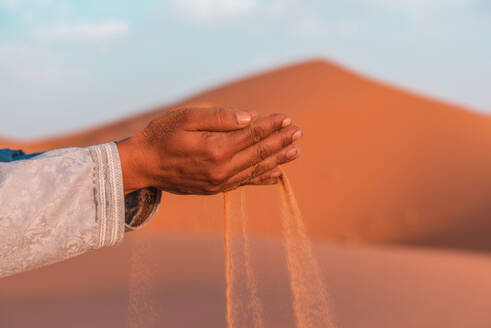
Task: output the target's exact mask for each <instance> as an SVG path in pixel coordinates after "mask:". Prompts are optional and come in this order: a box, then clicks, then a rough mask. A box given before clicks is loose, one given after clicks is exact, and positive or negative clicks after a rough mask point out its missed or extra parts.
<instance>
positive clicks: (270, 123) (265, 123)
mask: <svg viewBox="0 0 491 328" xmlns="http://www.w3.org/2000/svg"><path fill="white" fill-rule="evenodd" d="M291 123H292V120H291V118H289V117H288V116H287V115H285V114H271V115H269V116H266V117H262V118H259V119H257V120H255V121H253V122H252V123H251V124H249V125H248V126H247V127H246V128H244V129H241V130H237V131H233V132H230V133H229V134H228V136H227V140H228V141H227V142H228V143H229V144H231V145H234V149H235V152H239V151H241V150H243V149H245V148H247V147H249V146H251V145H253V144H255V143H258V142H259V141H261V140H263V139H265V138H266V137H269V136H270V135H271V134H272V133H273V132H275V131H278V130H280V129H281V128H285V127H287V126H289V125H291Z"/></svg>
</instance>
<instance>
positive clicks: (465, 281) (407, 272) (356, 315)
mask: <svg viewBox="0 0 491 328" xmlns="http://www.w3.org/2000/svg"><path fill="white" fill-rule="evenodd" d="M196 102H207V103H215V104H221V105H224V106H229V107H236V108H246V109H254V110H257V111H259V112H261V113H269V112H285V113H288V114H290V115H291V116H292V118H293V119H294V121H295V123H296V124H298V125H299V126H301V127H302V128H303V130H304V132H305V137H304V138H303V140H301V143H300V145H301V148H302V155H301V159H299V160H298V161H296V162H295V163H293V164H291V165H287V166H286V171H287V172H288V176H289V178H290V180H291V182H292V184H293V187H294V189H295V192H296V194H297V198H298V200H299V204H300V207H301V209H302V211H303V215H304V218H305V221H306V222H305V223H306V226H307V229H308V232H309V235H310V236H311V237H312V239H313V243H314V250H315V253H316V255H317V258H318V260H319V263H320V266H321V269H322V273H323V275H324V278H325V282H326V287H327V290H328V292H329V296H330V297H329V302H330V304H331V307H332V312H333V313H334V315H335V318H336V322H337V323H338V326H339V327H402V328H403V327H489V326H490V325H491V313H490V312H489V309H488V308H489V306H488V304H489V303H490V301H491V258H490V257H489V250H491V238H490V236H491V202H490V199H491V183H489V181H491V151H490V149H491V117H489V116H486V115H483V114H479V113H477V112H475V111H473V110H472V109H468V108H462V107H459V106H455V105H452V104H448V103H445V102H442V101H438V100H434V99H430V98H428V97H424V96H421V95H417V94H414V93H411V92H408V91H405V90H401V89H399V88H396V87H393V86H390V85H387V84H385V83H381V82H378V81H375V80H373V79H370V78H367V77H364V76H361V75H359V74H356V73H354V72H352V71H349V70H347V69H345V68H343V67H340V66H338V65H335V64H333V63H331V62H329V61H325V60H313V61H308V62H302V63H298V64H295V65H291V66H287V67H282V68H279V69H274V70H271V71H268V72H264V73H261V74H258V75H254V76H250V77H247V78H244V79H241V80H238V81H235V82H231V83H228V84H225V85H223V86H220V87H218V88H214V89H210V90H208V91H205V92H202V93H200V94H198V95H196V96H194V97H191V98H188V99H183V100H182V101H180V102H176V103H173V104H169V105H165V106H162V107H156V108H155V109H152V110H148V111H143V112H142V114H138V115H135V116H133V117H129V118H126V119H122V120H120V121H118V122H115V123H107V124H101V125H100V126H98V127H95V128H92V129H87V130H85V131H82V132H77V133H72V134H69V135H63V136H51V137H48V138H44V139H39V140H33V141H22V140H20V141H19V140H7V139H3V137H2V139H0V147H4V146H11V147H16V148H22V149H24V150H26V151H43V150H49V149H53V148H60V147H73V146H87V145H91V144H97V143H103V142H108V141H113V140H118V139H122V138H124V137H126V136H128V135H132V134H134V133H136V132H137V131H138V130H139V129H141V128H143V127H144V126H145V125H146V124H147V123H148V122H149V121H150V120H151V118H152V117H155V116H157V115H158V114H159V113H161V112H163V111H165V110H168V109H169V108H171V107H173V106H181V105H184V104H188V103H196ZM6 137H7V138H8V136H6ZM246 190H247V204H248V213H249V219H250V231H251V235H252V238H253V241H252V243H253V248H254V249H253V255H254V261H255V263H256V267H257V270H258V274H259V279H260V281H259V290H260V295H261V296H262V297H263V298H264V300H265V319H266V323H267V324H268V325H267V326H268V327H293V326H294V320H293V314H292V311H291V304H290V303H289V300H290V296H291V295H290V294H289V289H288V284H287V275H286V271H285V263H284V261H285V260H284V253H283V249H282V243H281V225H280V222H279V219H280V218H279V208H278V199H277V198H278V193H277V189H276V187H275V186H273V187H246ZM223 229H224V225H223V204H222V199H221V197H220V196H213V197H197V196H176V195H171V194H167V193H166V194H164V196H163V203H162V207H161V210H160V211H159V213H158V215H157V217H156V218H155V219H154V220H153V221H152V222H151V223H150V224H149V225H148V226H147V227H146V228H145V229H143V230H142V231H138V232H132V233H131V234H127V236H126V238H125V241H124V243H123V245H122V246H120V247H117V248H114V249H107V250H101V251H97V252H94V253H91V254H86V255H83V256H81V257H79V258H76V259H73V260H70V261H67V262H66V263H61V264H56V265H53V266H51V267H47V268H42V269H39V270H35V271H33V272H28V273H25V274H21V275H18V276H14V277H9V278H5V279H2V280H1V281H0V326H1V327H26V326H32V325H33V323H36V326H37V327H58V326H65V327H82V326H83V327H85V326H94V327H98V326H105V327H124V326H126V325H127V322H128V320H132V318H128V310H127V309H128V284H129V280H130V276H131V274H130V273H131V272H133V271H132V270H134V268H132V266H131V264H130V259H131V254H132V250H134V249H135V248H138V247H143V249H145V252H144V254H145V256H144V258H142V261H141V262H142V263H143V264H145V266H143V268H144V269H145V270H147V269H148V280H147V282H148V284H149V286H151V287H152V288H148V290H149V292H148V295H147V296H148V297H146V299H147V302H148V304H147V310H145V311H142V313H143V314H144V313H147V314H148V313H152V315H151V316H150V315H149V316H148V317H149V318H150V319H148V320H149V322H148V324H147V325H146V326H149V327H151V326H156V327H162V326H165V327H224V326H225V319H224V318H225V299H224V289H225V286H224V273H223V271H224V269H223V267H224V259H223ZM142 302H143V301H142Z"/></svg>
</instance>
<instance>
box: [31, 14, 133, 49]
mask: <svg viewBox="0 0 491 328" xmlns="http://www.w3.org/2000/svg"><path fill="white" fill-rule="evenodd" d="M128 32H129V27H128V23H127V22H125V21H121V20H106V21H103V22H97V23H94V22H83V23H74V24H60V25H54V26H47V27H41V28H38V29H35V30H34V31H33V32H32V36H33V38H34V39H35V40H38V41H62V42H74V43H92V42H93V43H100V42H105V41H110V40H113V39H118V38H122V37H125V36H127V35H128Z"/></svg>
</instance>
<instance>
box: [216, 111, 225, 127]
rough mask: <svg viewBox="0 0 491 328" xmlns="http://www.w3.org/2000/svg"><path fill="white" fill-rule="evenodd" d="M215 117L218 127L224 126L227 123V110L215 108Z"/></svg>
mask: <svg viewBox="0 0 491 328" xmlns="http://www.w3.org/2000/svg"><path fill="white" fill-rule="evenodd" d="M215 115H216V119H217V122H218V124H219V126H224V125H226V123H227V110H226V109H225V108H221V107H220V108H216V109H215Z"/></svg>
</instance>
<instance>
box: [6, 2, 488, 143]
mask: <svg viewBox="0 0 491 328" xmlns="http://www.w3.org/2000/svg"><path fill="white" fill-rule="evenodd" d="M490 14H491V2H489V1H486V0H432V1H426V0H346V1H322V0H318V1H304V0H159V1H153V0H142V1H138V2H135V1H120V0H117V1H116V0H108V1H97V0H89V1H66V0H64V1H57V0H0V77H1V78H0V111H1V113H2V120H1V121H0V135H3V136H9V137H16V138H18V137H20V138H32V137H38V136H45V135H52V134H58V133H65V132H68V131H72V130H74V129H79V128H84V127H88V126H91V125H94V124H100V123H102V122H107V121H110V120H112V119H115V118H120V117H122V116H125V115H127V114H132V113H137V112H140V111H141V110H143V109H146V108H148V107H151V106H154V105H156V104H166V103H170V102H174V101H176V100H180V99H182V98H183V97H185V96H188V95H190V94H192V93H194V92H196V91H201V90H202V89H206V88H209V87H211V86H213V85H216V84H219V83H223V82H226V81H229V80H233V79H235V78H237V77H243V76H244V75H245V74H250V73H252V72H258V71H262V70H263V69H269V68H273V67H277V66H280V65H282V64H285V63H290V62H294V61H297V60H300V59H305V58H312V57H324V58H328V59H330V60H332V61H334V62H338V63H341V64H343V65H345V66H347V67H349V68H352V69H354V70H355V71H358V72H361V73H366V74H368V75H369V76H372V77H376V78H378V79H381V80H383V81H387V82H389V83H392V84H395V85H398V86H402V87H405V88H408V89H411V90H414V91H417V92H419V93H423V94H426V95H430V96H432V97H437V98H439V99H444V100H447V101H451V102H454V103H459V104H463V105H466V106H469V107H472V108H473V109H475V110H480V111H489V110H491V92H489V86H490V85H491V33H490V32H489V31H491V19H490Z"/></svg>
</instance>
